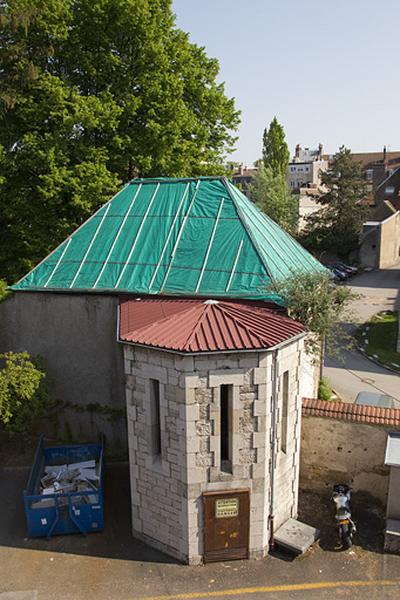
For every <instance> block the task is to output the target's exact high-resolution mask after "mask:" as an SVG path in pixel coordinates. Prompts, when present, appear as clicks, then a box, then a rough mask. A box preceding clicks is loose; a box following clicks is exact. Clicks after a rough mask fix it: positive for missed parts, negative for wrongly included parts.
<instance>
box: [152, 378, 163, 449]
mask: <svg viewBox="0 0 400 600" xmlns="http://www.w3.org/2000/svg"><path fill="white" fill-rule="evenodd" d="M150 415H151V451H152V454H153V456H154V457H157V456H161V419H160V382H159V381H158V380H157V379H150Z"/></svg>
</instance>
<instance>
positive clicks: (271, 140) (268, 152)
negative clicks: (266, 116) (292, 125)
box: [262, 117, 289, 177]
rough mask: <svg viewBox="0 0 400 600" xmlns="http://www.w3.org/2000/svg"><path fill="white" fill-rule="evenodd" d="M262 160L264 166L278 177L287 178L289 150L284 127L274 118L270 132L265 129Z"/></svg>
mask: <svg viewBox="0 0 400 600" xmlns="http://www.w3.org/2000/svg"><path fill="white" fill-rule="evenodd" d="M262 159H263V163H264V166H265V167H267V168H270V169H271V171H272V173H273V174H274V175H275V176H277V175H281V176H282V177H285V175H286V171H287V167H288V164H289V148H288V145H287V143H286V141H285V131H284V129H283V126H282V125H280V123H278V120H277V118H276V117H274V118H273V119H272V121H271V123H270V125H269V128H268V130H267V129H264V135H263V150H262Z"/></svg>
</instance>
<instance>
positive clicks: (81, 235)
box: [12, 177, 323, 300]
mask: <svg viewBox="0 0 400 600" xmlns="http://www.w3.org/2000/svg"><path fill="white" fill-rule="evenodd" d="M299 270H302V271H310V270H311V271H321V270H323V267H322V265H320V263H319V262H318V261H317V260H316V259H315V258H314V257H312V256H311V255H310V254H309V253H308V252H307V251H306V250H305V249H304V248H302V246H300V245H299V244H298V243H297V242H296V241H295V240H294V239H293V238H292V237H291V236H290V235H288V234H287V233H286V232H284V231H283V230H282V229H281V228H280V227H279V226H278V225H277V224H276V223H274V221H272V220H271V219H270V218H269V217H267V216H266V215H265V214H263V213H262V212H261V211H259V210H258V209H257V208H256V206H255V205H254V204H253V203H252V202H251V201H250V200H249V199H248V198H246V196H244V195H243V194H242V193H241V192H240V191H239V190H238V189H237V188H236V187H235V186H234V185H233V184H232V183H230V182H229V181H228V180H227V179H225V178H221V177H204V178H197V179H163V178H160V179H135V180H133V181H132V182H130V183H129V184H128V185H126V186H125V187H124V188H123V189H122V190H121V191H120V192H119V193H118V194H117V195H116V196H114V197H113V198H112V199H111V200H110V201H109V202H107V203H106V204H104V205H103V206H102V207H101V208H100V210H98V211H97V212H96V213H95V214H94V215H93V216H92V217H90V219H88V220H87V221H86V222H85V223H84V224H83V225H82V226H81V227H80V228H79V229H77V230H76V231H75V232H74V233H73V234H72V235H71V236H70V237H69V238H68V239H66V240H65V241H64V242H63V243H62V244H61V245H60V246H59V247H58V248H57V249H56V250H54V251H53V252H52V253H51V254H50V255H49V256H48V257H47V258H45V259H44V260H43V261H42V262H41V263H40V264H39V265H38V266H37V267H35V268H34V269H33V270H32V271H31V272H30V273H28V275H26V276H25V277H23V278H22V279H21V280H20V281H19V282H18V283H17V284H15V285H14V286H12V289H13V290H36V291H37V290H41V291H43V290H48V291H54V290H60V291H65V290H70V291H99V292H105V291H107V292H109V291H114V292H133V293H138V294H173V295H179V296H193V295H199V296H210V295H212V296H228V297H237V298H258V299H271V300H274V299H276V298H275V296H274V295H273V294H271V293H270V292H269V293H267V292H266V291H265V286H266V284H268V283H270V282H271V281H272V282H273V281H274V280H278V279H281V278H284V277H287V276H288V275H290V274H291V273H292V272H296V271H299Z"/></svg>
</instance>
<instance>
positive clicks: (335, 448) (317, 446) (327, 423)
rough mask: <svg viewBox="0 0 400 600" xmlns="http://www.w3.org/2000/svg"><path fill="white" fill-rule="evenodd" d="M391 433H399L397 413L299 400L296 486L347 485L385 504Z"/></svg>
mask: <svg viewBox="0 0 400 600" xmlns="http://www.w3.org/2000/svg"><path fill="white" fill-rule="evenodd" d="M391 431H400V409H385V408H379V409H378V408H375V407H370V406H358V405H354V404H345V403H340V402H324V401H322V400H308V399H307V400H303V423H302V436H301V454H300V486H301V487H303V488H305V489H307V488H308V489H317V490H325V489H330V488H331V487H332V485H333V484H334V483H351V485H352V487H353V488H354V490H355V491H359V490H360V491H367V492H369V493H370V494H371V495H372V496H374V497H375V498H377V499H378V500H379V501H380V502H382V503H383V504H386V499H387V491H388V484H389V469H388V467H385V465H384V459H385V449H386V441H387V435H388V433H389V432H391Z"/></svg>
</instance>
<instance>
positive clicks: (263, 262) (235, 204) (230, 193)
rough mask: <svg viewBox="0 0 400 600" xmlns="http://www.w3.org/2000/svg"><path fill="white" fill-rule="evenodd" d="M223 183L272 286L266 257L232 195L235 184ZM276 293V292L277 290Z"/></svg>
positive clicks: (224, 181) (272, 281)
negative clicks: (232, 187)
mask: <svg viewBox="0 0 400 600" xmlns="http://www.w3.org/2000/svg"><path fill="white" fill-rule="evenodd" d="M222 183H223V184H224V186H225V189H226V191H227V192H228V194H229V197H230V199H231V201H232V203H233V205H234V207H235V209H236V212H237V214H238V217H239V220H240V222H241V224H242V225H243V227H244V229H245V231H246V233H247V235H248V237H249V240H250V241H251V243H252V244H253V246H254V249H255V251H256V252H257V256H258V258H259V259H260V260H261V262H262V264H263V265H264V269H265V270H266V273H267V275H268V277H269V278H270V280H271V283H272V284H274V280H273V278H272V275H271V273H270V270H269V267H268V265H267V263H266V261H265V260H264V257H263V255H262V252H260V248H259V246H258V243H257V242H256V241H255V239H254V237H253V235H252V234H251V230H250V229H249V226H248V224H247V221H246V219H245V218H244V215H243V212H242V209H241V208H239V206H238V204H237V201H236V198H235V196H234V194H233V193H232V191H231V189H230V187H231V185H232V186H233V184H230V183H229V182H228V181H227V179H226V178H225V179H223V181H222ZM235 189H236V188H235ZM239 191H240V190H238V192H239ZM245 198H246V196H245ZM246 200H247V198H246ZM275 292H276V290H275Z"/></svg>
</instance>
